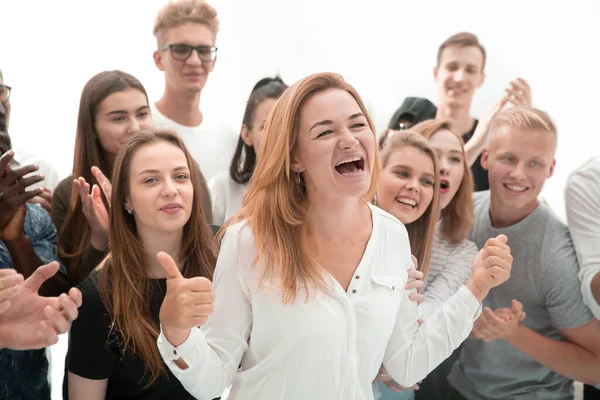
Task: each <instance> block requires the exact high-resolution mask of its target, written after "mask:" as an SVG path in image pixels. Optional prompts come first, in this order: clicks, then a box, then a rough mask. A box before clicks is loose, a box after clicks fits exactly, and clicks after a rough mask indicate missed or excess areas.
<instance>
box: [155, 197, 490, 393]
mask: <svg viewBox="0 0 600 400" xmlns="http://www.w3.org/2000/svg"><path fill="white" fill-rule="evenodd" d="M371 211H372V219H373V231H372V233H371V237H370V239H369V241H368V243H367V246H366V249H365V253H364V255H363V257H362V260H361V261H360V263H359V265H358V267H357V268H356V270H355V273H354V277H353V279H352V282H351V283H350V286H349V288H348V290H347V291H345V290H344V289H343V288H342V287H341V286H340V285H339V284H338V283H337V281H335V280H334V279H333V278H332V277H331V276H329V275H328V276H329V278H330V279H328V282H329V284H328V287H329V288H330V290H328V291H327V292H326V293H325V292H320V293H316V294H315V296H314V297H311V299H310V300H309V301H305V297H304V296H303V294H302V292H300V294H299V296H298V300H297V301H296V302H294V303H293V304H287V305H284V304H283V303H282V301H281V292H280V291H279V290H278V289H277V286H276V284H273V283H269V282H267V283H264V284H262V285H259V284H258V282H259V281H260V277H261V274H260V269H259V268H258V267H257V266H252V263H253V261H254V260H255V258H256V255H257V251H256V245H255V242H254V238H253V235H252V231H251V229H250V227H249V226H247V225H245V224H244V223H239V224H236V225H233V226H231V227H230V228H229V229H228V230H227V233H226V235H225V237H224V239H223V242H222V244H221V251H220V254H219V258H218V261H217V266H216V270H215V274H214V282H213V291H214V293H215V298H216V300H215V303H214V306H215V310H214V314H213V315H211V316H210V318H209V320H208V322H207V324H206V325H204V326H203V327H202V328H201V329H197V328H194V329H192V331H191V333H190V336H189V337H188V339H187V340H186V341H185V342H184V343H183V344H181V345H180V346H179V347H177V348H175V347H173V346H172V345H171V344H170V343H169V342H168V341H167V339H166V338H165V337H164V335H163V334H162V333H161V334H160V336H159V338H158V348H159V351H160V353H161V355H162V357H163V359H164V360H165V362H166V364H167V365H168V367H169V368H170V369H171V371H172V372H173V374H174V375H175V376H176V377H177V379H179V380H180V381H181V383H182V384H183V386H184V387H185V388H186V389H187V390H188V391H189V392H190V393H191V394H192V395H193V396H195V397H196V398H198V399H201V400H211V399H213V398H215V397H218V396H220V395H221V394H222V393H223V391H224V390H225V388H226V387H227V386H228V385H229V384H231V383H233V386H232V389H231V392H230V395H229V399H257V400H258V399H260V400H276V399H277V400H278V399H285V400H294V399H297V400H307V399H311V400H312V399H323V400H332V399H339V400H367V399H373V391H372V382H373V380H374V379H375V378H376V376H377V373H378V371H379V367H380V366H381V365H382V363H383V364H384V365H385V367H386V369H387V371H388V372H389V373H390V375H391V376H392V377H393V378H394V380H395V381H396V382H398V383H400V384H402V385H405V386H411V385H413V384H415V383H416V382H417V381H418V380H420V379H423V378H424V377H425V376H426V375H427V374H428V373H429V372H430V371H431V370H433V369H434V368H435V367H436V366H437V365H438V364H439V363H441V362H442V361H443V360H444V359H445V358H447V357H448V356H449V355H450V354H451V353H452V351H453V350H454V349H455V348H457V347H458V345H459V344H460V343H461V342H462V341H463V340H465V339H466V337H467V336H468V334H469V332H470V331H471V328H472V325H473V321H474V320H475V319H476V317H477V316H478V314H479V312H480V303H479V301H478V300H477V298H476V297H475V296H474V295H473V294H472V293H471V292H470V291H469V290H468V289H467V288H466V287H464V286H463V287H461V288H460V290H459V291H458V292H457V293H456V294H455V295H454V296H453V297H452V298H450V299H449V300H448V301H447V302H446V303H445V305H444V307H442V308H441V309H440V310H439V311H437V312H435V313H434V314H432V315H431V316H430V317H429V318H428V319H427V320H426V321H425V323H424V324H423V325H421V326H420V327H419V326H418V323H417V319H418V313H417V303H415V302H414V301H412V300H410V299H409V298H408V295H409V294H410V292H409V291H407V290H405V288H404V286H405V284H406V281H407V270H408V269H410V268H412V267H413V264H412V261H411V258H410V245H409V241H408V234H407V232H406V229H405V227H404V226H403V225H402V224H401V223H400V222H399V221H398V220H397V219H396V218H394V217H393V216H391V215H390V214H388V213H386V212H384V211H382V210H380V209H378V208H377V207H374V206H371ZM178 358H182V359H183V360H184V361H185V362H186V364H187V365H188V368H187V369H185V370H182V369H180V368H179V367H178V366H177V365H176V364H175V363H174V360H176V359H178ZM240 364H241V367H240ZM238 367H239V368H238Z"/></svg>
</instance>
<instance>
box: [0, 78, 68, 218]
mask: <svg viewBox="0 0 600 400" xmlns="http://www.w3.org/2000/svg"><path fill="white" fill-rule="evenodd" d="M11 90H12V88H11V87H10V86H8V85H5V84H4V77H3V75H2V71H0V105H2V108H3V114H4V116H5V119H3V122H2V124H3V128H4V131H7V130H8V125H9V123H10V109H11V104H10V94H11ZM0 129H1V127H0ZM5 141H6V143H5V145H6V146H7V150H10V149H11V148H12V143H11V140H10V137H9V136H8V135H7V136H6V138H5ZM31 164H36V165H38V166H39V169H38V171H39V172H40V173H42V174H43V175H44V180H42V181H41V182H39V183H37V184H35V185H33V186H32V189H37V188H44V189H43V191H42V192H41V193H40V195H39V196H36V197H34V198H33V199H31V200H30V201H29V202H30V203H37V204H39V205H40V206H42V208H44V209H45V210H46V211H47V212H48V213H50V212H51V210H52V191H53V190H54V188H55V187H56V186H57V185H58V183H59V182H60V179H59V178H58V174H57V173H56V170H55V169H54V167H53V166H52V165H51V164H50V163H49V162H48V161H46V160H45V159H43V158H41V157H38V156H37V155H34V154H31V153H29V152H26V151H22V150H19V149H17V150H15V155H14V157H13V159H12V160H11V161H10V167H11V168H12V169H17V168H20V167H23V166H25V165H31Z"/></svg>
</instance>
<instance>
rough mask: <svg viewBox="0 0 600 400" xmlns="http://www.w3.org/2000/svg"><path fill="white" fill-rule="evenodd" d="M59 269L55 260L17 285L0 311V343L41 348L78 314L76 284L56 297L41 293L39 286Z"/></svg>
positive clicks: (53, 341) (55, 339)
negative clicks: (2, 310) (15, 292)
mask: <svg viewBox="0 0 600 400" xmlns="http://www.w3.org/2000/svg"><path fill="white" fill-rule="evenodd" d="M57 271H58V263H57V262H56V261H54V262H51V263H50V264H47V265H44V266H41V267H39V268H38V269H37V270H36V271H35V272H34V273H33V274H32V275H31V276H30V277H29V278H27V279H26V280H25V281H24V282H23V283H21V284H20V285H19V289H18V291H17V294H15V295H14V296H12V297H11V298H10V299H9V300H8V301H9V302H10V307H8V308H7V309H6V310H5V311H4V312H3V313H2V314H0V345H2V347H8V348H11V349H14V350H25V349H41V348H44V347H47V346H50V345H53V344H55V343H56V342H58V335H59V334H62V333H65V332H67V331H68V330H69V327H70V324H71V322H72V321H73V320H74V319H76V318H77V315H78V311H77V309H78V308H79V307H80V306H81V302H82V296H81V292H80V291H79V290H78V289H77V288H72V289H71V290H70V291H69V294H68V295H67V294H65V293H63V294H61V295H60V296H59V297H42V296H40V295H39V294H38V290H39V288H40V286H41V285H42V284H43V283H44V282H45V281H46V280H48V279H49V278H50V277H52V276H53V275H54V274H56V272H57Z"/></svg>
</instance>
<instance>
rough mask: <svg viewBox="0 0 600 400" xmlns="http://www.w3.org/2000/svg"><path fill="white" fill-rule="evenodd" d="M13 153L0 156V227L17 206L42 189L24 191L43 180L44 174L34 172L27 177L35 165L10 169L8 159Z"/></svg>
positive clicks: (9, 218) (10, 216) (35, 169)
mask: <svg viewBox="0 0 600 400" xmlns="http://www.w3.org/2000/svg"><path fill="white" fill-rule="evenodd" d="M14 155H15V153H14V152H13V151H12V150H9V151H7V152H6V153H4V154H2V156H1V157H0V229H1V228H4V226H5V225H6V224H7V223H8V221H10V220H11V219H12V217H13V214H14V213H15V211H16V209H17V207H18V206H20V205H21V204H24V203H25V202H27V201H29V200H31V199H33V198H34V197H35V196H38V195H40V194H41V193H42V189H39V188H38V189H34V190H30V191H26V190H25V189H27V188H28V187H29V186H31V185H33V184H36V183H38V182H41V181H43V180H44V175H41V174H34V175H30V176H28V177H27V178H24V176H25V175H29V174H31V173H32V172H35V171H37V170H38V166H37V165H26V166H24V167H22V168H18V169H16V170H14V171H13V170H12V169H11V168H10V166H9V162H10V160H12V159H13V157H14Z"/></svg>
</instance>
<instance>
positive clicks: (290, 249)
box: [219, 73, 381, 304]
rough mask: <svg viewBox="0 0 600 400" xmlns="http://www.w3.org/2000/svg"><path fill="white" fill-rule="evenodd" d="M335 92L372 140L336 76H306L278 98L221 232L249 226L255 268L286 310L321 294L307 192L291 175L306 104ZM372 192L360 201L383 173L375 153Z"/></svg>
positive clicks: (352, 91)
mask: <svg viewBox="0 0 600 400" xmlns="http://www.w3.org/2000/svg"><path fill="white" fill-rule="evenodd" d="M331 89H337V90H344V91H346V92H348V93H349V94H350V95H351V96H352V97H353V98H354V99H355V100H356V102H357V103H358V106H359V107H360V109H361V111H362V113H363V114H364V115H365V118H366V119H367V122H368V124H369V127H370V129H371V131H372V132H373V136H374V137H375V127H374V125H373V121H372V120H371V118H370V117H369V115H368V112H367V108H366V107H365V105H364V103H363V101H362V99H361V98H360V96H359V94H358V93H357V92H356V90H355V89H354V88H353V87H352V86H351V85H350V84H348V83H347V82H346V81H344V79H343V78H342V77H341V76H340V75H338V74H334V73H318V74H313V75H310V76H308V77H306V78H304V79H302V80H300V81H298V82H297V83H295V84H294V85H292V86H291V87H290V88H289V89H287V90H286V91H285V92H284V93H283V95H282V96H281V97H280V98H279V100H278V101H277V103H276V104H275V107H274V108H273V110H272V111H271V113H270V114H269V118H268V119H267V122H266V125H265V130H264V136H263V141H262V144H261V146H262V149H261V154H263V155H264V156H261V157H259V158H258V162H257V165H256V169H255V170H254V174H253V178H252V180H251V181H250V186H249V188H248V192H247V193H246V196H245V197H244V200H243V202H242V209H241V210H240V212H239V213H238V214H237V215H236V216H235V217H233V218H232V219H231V220H230V221H229V222H228V223H227V224H225V225H224V226H223V228H222V229H221V232H220V234H219V236H222V235H223V234H224V232H225V230H226V229H227V227H228V226H230V225H232V224H234V223H236V222H239V221H243V220H245V221H247V223H248V224H249V226H250V227H251V229H252V233H253V235H254V239H255V241H256V247H257V251H258V256H257V258H256V260H255V265H257V264H259V265H261V267H262V268H263V271H262V272H263V273H262V281H263V282H264V281H265V280H270V279H275V280H276V281H277V282H278V283H279V284H280V287H281V290H282V300H283V303H284V304H287V303H292V302H294V301H295V300H296V299H297V297H298V294H299V293H300V292H301V291H304V293H305V295H306V299H308V298H309V296H310V294H311V288H313V289H314V288H317V289H322V290H324V289H325V285H324V283H325V282H324V278H323V274H322V272H323V267H322V266H321V265H319V264H318V262H317V261H316V260H315V259H314V257H313V256H312V255H313V254H315V252H314V250H317V251H318V249H319V247H318V243H317V241H316V239H315V235H314V230H313V228H312V226H311V225H310V223H309V220H308V218H307V211H308V199H307V195H306V189H305V187H304V185H303V184H302V183H301V182H298V180H297V179H296V173H293V172H292V170H291V164H292V155H293V154H294V153H295V152H296V143H297V139H298V130H299V125H300V119H299V115H300V111H301V110H302V107H303V106H304V104H305V103H306V101H307V100H308V99H310V98H311V97H312V96H314V95H315V94H317V93H320V92H323V91H326V90H331ZM374 154H375V160H373V161H374V165H373V171H372V173H371V186H370V187H369V190H368V191H367V193H365V194H364V195H363V196H362V198H363V199H364V200H365V202H368V201H370V200H371V199H372V197H373V195H374V193H375V190H376V187H377V180H378V178H379V174H380V172H381V167H380V161H379V153H378V151H377V149H376V148H375V153H374Z"/></svg>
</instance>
